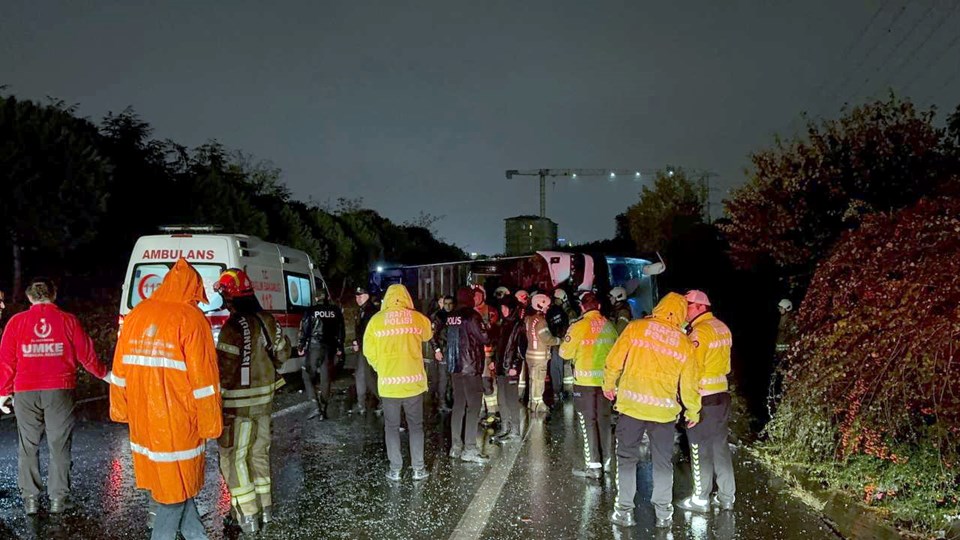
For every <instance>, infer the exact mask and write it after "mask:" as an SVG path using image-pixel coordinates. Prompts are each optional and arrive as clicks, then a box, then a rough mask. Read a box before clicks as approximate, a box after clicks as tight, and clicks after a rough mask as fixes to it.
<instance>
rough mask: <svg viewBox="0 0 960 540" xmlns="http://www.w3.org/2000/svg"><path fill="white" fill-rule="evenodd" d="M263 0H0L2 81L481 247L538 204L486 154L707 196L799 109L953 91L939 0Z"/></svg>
mask: <svg viewBox="0 0 960 540" xmlns="http://www.w3.org/2000/svg"><path fill="white" fill-rule="evenodd" d="M272 4H275V7H274V6H271V7H267V3H266V2H252V1H249V2H241V1H230V2H226V1H223V2H212V1H200V2H197V1H191V2H185V1H180V2H173V1H164V2H145V1H128V0H124V1H115V2H75V1H74V2H44V1H34V0H20V1H5V2H3V3H2V4H0V84H5V85H7V90H6V92H7V93H9V94H13V95H16V96H17V97H20V98H30V99H42V98H44V96H47V95H49V96H54V97H57V98H60V99H63V100H65V101H66V102H67V103H76V104H78V105H79V111H80V113H81V114H82V115H85V116H89V117H90V118H92V119H94V120H96V121H99V120H100V119H101V118H102V116H103V115H104V114H106V113H107V112H108V111H114V112H119V111H120V110H122V109H123V108H124V107H126V106H128V105H130V106H133V107H134V108H135V109H136V110H137V112H138V113H139V114H140V115H142V117H143V118H144V119H145V120H147V121H148V122H150V123H151V124H152V125H153V127H154V128H155V130H156V131H155V135H156V136H157V137H160V138H171V139H174V140H176V141H177V142H180V143H183V144H187V145H191V146H192V145H198V144H201V143H203V142H205V141H206V140H208V139H211V138H217V139H219V140H220V141H221V142H223V143H224V144H225V145H227V146H228V147H230V148H235V149H241V150H244V151H246V152H249V153H252V154H254V155H255V156H256V157H258V158H263V159H268V160H270V161H272V162H273V163H274V164H275V165H277V166H278V167H280V168H282V169H283V171H284V180H285V182H286V183H287V184H288V185H289V186H290V187H291V189H292V190H293V192H294V194H295V195H296V196H297V197H298V198H302V199H311V200H314V201H317V202H323V201H326V200H328V199H330V200H335V199H336V198H337V197H363V199H364V202H365V204H366V205H367V206H369V207H371V208H374V209H376V210H378V211H379V212H381V213H383V214H384V215H386V216H387V217H389V218H391V219H394V220H397V221H403V220H406V219H412V218H415V217H416V216H417V215H418V213H419V212H420V211H421V210H422V211H425V212H429V213H432V214H435V215H444V216H446V217H445V218H444V219H443V220H442V221H440V222H439V223H438V224H437V227H436V228H437V229H438V231H439V233H440V235H441V236H442V237H444V238H445V239H447V240H449V241H452V242H455V243H457V244H459V245H460V246H461V247H463V248H464V249H466V250H467V251H477V252H483V253H497V252H501V251H502V250H503V218H505V217H509V216H513V215H517V214H535V213H537V211H538V197H537V189H536V180H535V179H533V178H519V179H514V180H513V181H508V180H506V179H505V178H504V174H503V172H504V170H505V169H514V168H539V167H620V168H643V169H656V168H662V167H664V166H666V165H667V164H672V165H677V166H685V167H688V168H695V169H708V170H711V171H713V172H715V173H716V174H717V175H718V176H717V178H716V180H715V182H714V185H713V188H714V192H713V197H712V198H713V201H714V203H717V202H718V201H719V200H720V199H721V198H723V197H724V196H726V193H727V190H728V189H729V188H730V187H732V186H736V185H738V184H740V183H742V182H743V181H744V179H745V175H744V167H745V166H746V165H747V164H748V156H749V153H750V152H751V151H754V150H757V149H759V148H762V147H764V146H767V145H769V144H770V143H771V142H772V140H773V139H772V137H773V135H774V133H780V134H785V133H790V132H792V131H793V130H795V129H797V128H798V127H799V125H800V123H799V122H798V116H799V113H800V112H801V111H808V112H809V113H810V114H812V115H815V116H816V115H829V116H835V115H836V114H837V112H838V111H839V108H840V107H841V106H842V105H843V103H844V102H853V103H856V102H861V101H863V100H865V99H868V98H870V97H877V96H883V95H885V94H886V93H887V92H888V90H889V89H891V88H892V89H893V90H894V91H896V92H897V93H898V94H900V95H906V96H909V97H912V98H913V99H914V100H915V101H916V102H918V103H920V104H925V105H926V104H936V105H938V106H939V108H940V110H941V113H943V112H945V111H950V110H953V108H954V107H955V106H956V105H957V103H960V76H958V73H960V34H958V33H957V28H960V10H958V9H957V7H958V5H960V1H958V0H943V1H937V2H932V1H929V0H925V1H915V2H909V3H907V2H906V0H871V1H865V0H845V1H841V2H838V1H836V0H806V1H803V2H786V1H777V2H766V1H760V0H755V1H751V2H747V1H732V2H731V1H724V2H718V1H715V0H714V1H707V0H705V1H699V2H641V1H630V2H602V1H598V2H585V1H583V0H579V1H550V2H546V1H544V2H535V1H529V0H525V1H522V2H520V1H514V2H495V1H482V2H480V1H475V2H469V3H467V2H456V1H450V0H444V1H440V0H435V1H431V2H386V1H384V2H360V1H342V2H306V1H303V2H277V3H272ZM943 116H944V115H943V114H941V115H940V120H941V121H942V120H943ZM638 191H639V185H638V184H637V183H635V182H633V181H632V180H631V181H628V180H624V181H617V182H609V181H608V180H606V179H594V180H579V181H577V182H576V183H572V182H569V181H560V182H558V183H557V185H556V186H555V187H551V188H550V189H549V191H548V201H547V211H548V214H549V215H550V217H552V218H553V219H555V220H556V221H557V222H558V223H559V225H560V236H562V237H566V238H568V239H570V240H573V241H589V240H595V239H600V238H606V237H610V236H612V235H613V229H614V224H613V217H614V215H615V214H617V213H619V212H621V211H623V210H624V209H625V208H626V206H627V205H628V204H630V203H632V202H634V201H635V200H636V198H637V193H638ZM719 211H720V207H719V204H714V205H713V212H714V214H715V215H716V214H717V213H718V212H719Z"/></svg>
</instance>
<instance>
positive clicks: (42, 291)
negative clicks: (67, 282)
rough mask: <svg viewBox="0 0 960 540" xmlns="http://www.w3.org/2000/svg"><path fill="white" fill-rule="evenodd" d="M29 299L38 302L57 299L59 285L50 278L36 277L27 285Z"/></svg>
mask: <svg viewBox="0 0 960 540" xmlns="http://www.w3.org/2000/svg"><path fill="white" fill-rule="evenodd" d="M26 292H27V299H28V300H30V302H32V303H34V304H36V303H40V302H53V301H54V300H56V299H57V286H56V285H55V284H54V283H53V280H52V279H49V278H35V279H34V280H33V281H31V282H30V284H29V285H27V291H26Z"/></svg>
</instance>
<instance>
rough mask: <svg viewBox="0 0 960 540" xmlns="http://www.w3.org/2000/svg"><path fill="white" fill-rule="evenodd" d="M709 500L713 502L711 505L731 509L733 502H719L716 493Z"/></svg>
mask: <svg viewBox="0 0 960 540" xmlns="http://www.w3.org/2000/svg"><path fill="white" fill-rule="evenodd" d="M711 502H712V503H713V506H715V507H717V508H719V509H720V510H733V503H732V502H728V503H722V502H720V498H719V497H718V496H717V494H716V493H714V494H713V500H712V501H711Z"/></svg>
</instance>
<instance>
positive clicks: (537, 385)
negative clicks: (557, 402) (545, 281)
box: [524, 294, 560, 412]
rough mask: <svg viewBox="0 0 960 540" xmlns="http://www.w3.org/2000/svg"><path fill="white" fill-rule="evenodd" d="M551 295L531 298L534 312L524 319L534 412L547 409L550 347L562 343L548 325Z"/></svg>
mask: <svg viewBox="0 0 960 540" xmlns="http://www.w3.org/2000/svg"><path fill="white" fill-rule="evenodd" d="M550 303H551V302H550V297H549V296H547V295H545V294H536V295H534V296H533V298H532V299H531V300H530V305H531V307H532V308H533V314H531V315H527V317H526V318H525V319H524V326H525V329H526V338H527V352H526V355H525V356H526V360H527V373H528V374H529V375H530V400H529V402H528V403H527V407H529V408H530V410H532V411H534V412H543V411H546V405H545V404H544V403H543V385H544V383H545V380H546V376H547V362H548V360H549V356H550V347H553V346H555V345H559V344H560V339H559V338H557V337H555V336H554V335H553V334H551V333H550V328H549V327H548V326H547V318H546V314H547V309H549V308H550Z"/></svg>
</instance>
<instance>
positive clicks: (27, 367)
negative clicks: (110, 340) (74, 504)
mask: <svg viewBox="0 0 960 540" xmlns="http://www.w3.org/2000/svg"><path fill="white" fill-rule="evenodd" d="M26 293H27V300H29V301H30V309H28V310H27V311H24V312H22V313H18V314H16V315H14V316H13V317H12V318H11V319H10V324H9V325H7V329H6V331H5V333H4V334H3V339H2V340H0V410H2V411H3V412H4V413H9V412H10V409H9V408H8V407H7V402H9V401H11V400H12V399H13V394H14V393H16V399H15V400H14V403H13V408H14V410H15V411H16V417H17V433H18V435H19V437H18V439H17V441H18V447H17V467H18V473H17V485H18V486H19V487H20V494H21V496H22V497H23V508H24V511H25V512H26V513H27V515H33V514H36V513H37V511H38V510H39V501H38V497H39V496H40V491H41V490H42V488H43V486H41V484H40V482H41V480H40V454H39V448H40V439H41V437H42V436H43V435H44V433H46V438H47V448H48V449H49V450H50V466H49V467H48V482H49V488H48V490H47V493H48V494H49V495H50V512H51V513H53V514H59V513H61V512H63V511H65V510H67V509H68V508H70V507H71V503H70V501H69V500H68V496H69V495H70V460H71V458H70V447H71V444H70V443H71V440H72V434H73V427H74V423H75V419H74V414H73V412H74V402H73V389H74V387H76V385H77V365H78V364H81V365H83V367H84V368H86V370H87V371H89V372H90V373H91V374H92V375H94V376H95V377H97V378H99V379H104V380H107V381H108V382H109V379H110V376H109V374H108V373H107V368H106V366H104V365H103V362H101V361H100V359H99V358H98V357H97V353H96V351H94V348H93V341H92V340H91V339H90V336H88V335H87V333H86V332H84V331H83V328H82V327H81V326H80V321H78V320H77V318H76V317H75V316H73V315H72V314H70V313H67V312H65V311H63V310H61V309H60V308H59V307H57V305H56V304H54V302H55V301H56V299H57V288H56V286H55V285H54V283H53V282H52V281H51V280H49V279H44V278H38V279H35V280H33V281H32V282H31V283H30V284H29V285H28V286H27V290H26ZM3 308H4V303H3V293H0V314H2V311H3Z"/></svg>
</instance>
